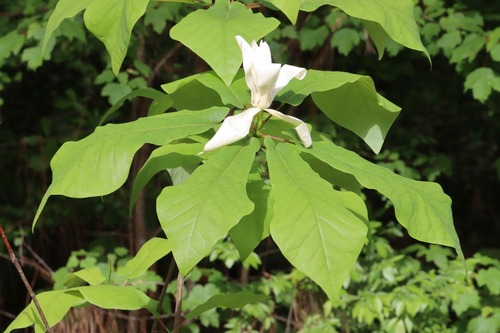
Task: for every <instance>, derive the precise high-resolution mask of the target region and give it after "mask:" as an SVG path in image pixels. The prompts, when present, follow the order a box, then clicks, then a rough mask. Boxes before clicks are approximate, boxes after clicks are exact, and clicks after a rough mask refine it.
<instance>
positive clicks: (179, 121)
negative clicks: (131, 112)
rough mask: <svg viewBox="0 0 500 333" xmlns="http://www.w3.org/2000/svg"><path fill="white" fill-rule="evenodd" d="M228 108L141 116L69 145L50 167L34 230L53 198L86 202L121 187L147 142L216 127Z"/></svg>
mask: <svg viewBox="0 0 500 333" xmlns="http://www.w3.org/2000/svg"><path fill="white" fill-rule="evenodd" d="M227 112H228V109H227V108H222V107H214V108H211V109H207V110H204V111H178V112H175V113H167V114H161V115H157V116H151V117H146V118H141V119H138V120H136V121H133V122H129V123H124V124H107V125H106V126H102V127H97V128H96V130H95V131H94V133H92V134H90V135H89V136H87V137H86V138H84V139H82V140H80V141H76V142H75V141H71V142H66V143H65V144H63V146H62V147H61V148H60V149H59V150H58V151H57V153H56V154H55V156H54V158H53V159H52V161H51V163H50V165H51V168H52V174H53V179H52V184H51V185H50V186H49V188H48V189H47V192H46V193H45V195H44V197H43V198H42V202H41V203H40V206H39V207H38V211H37V214H36V216H35V219H34V221H33V227H34V226H35V223H36V221H37V219H38V217H39V215H40V213H41V211H42V209H43V207H44V206H45V203H46V201H47V199H48V198H49V196H51V195H64V196H67V197H72V198H86V197H94V196H100V195H106V194H109V193H111V192H113V191H115V190H116V189H118V188H119V187H120V186H121V185H123V183H124V182H125V180H126V179H127V175H128V173H129V170H130V165H131V163H132V158H133V157H134V154H135V152H136V151H137V150H138V149H139V148H140V147H141V146H142V145H144V144H145V143H150V144H155V145H164V144H167V143H169V142H171V141H173V140H177V139H180V138H183V137H186V136H189V135H192V134H197V133H202V132H205V131H206V130H208V129H210V128H211V127H214V126H215V125H216V124H217V123H218V122H220V120H221V119H222V118H224V116H225V115H226V114H227Z"/></svg>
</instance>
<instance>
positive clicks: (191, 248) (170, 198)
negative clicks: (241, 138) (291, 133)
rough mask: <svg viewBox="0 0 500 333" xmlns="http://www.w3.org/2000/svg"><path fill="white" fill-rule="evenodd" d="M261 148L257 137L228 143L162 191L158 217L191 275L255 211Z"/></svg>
mask: <svg viewBox="0 0 500 333" xmlns="http://www.w3.org/2000/svg"><path fill="white" fill-rule="evenodd" d="M259 148H260V145H259V143H258V141H257V140H255V139H252V140H250V141H249V143H248V144H246V145H244V146H226V147H224V148H222V149H220V151H218V152H217V153H216V154H215V155H214V156H211V157H210V158H209V159H208V160H207V161H206V163H205V164H204V165H202V166H200V167H198V168H197V169H196V170H195V172H193V174H192V175H191V177H189V178H188V179H187V180H186V181H185V182H184V183H182V184H180V185H177V186H170V187H167V188H165V189H164V190H163V191H162V192H161V194H160V196H159V197H158V200H157V212H158V218H159V220H160V223H161V226H162V228H163V230H164V231H165V234H166V235H167V237H168V239H169V240H170V242H171V243H172V253H173V255H174V257H175V261H176V262H177V265H178V267H179V271H180V272H181V274H183V275H186V274H187V273H188V272H189V271H190V270H191V268H193V267H194V266H195V265H196V264H197V263H198V262H199V261H200V260H201V259H203V257H205V256H206V255H207V254H208V253H209V252H210V250H211V249H212V248H213V246H214V245H215V244H216V243H217V242H218V241H219V240H220V239H222V238H223V237H224V236H225V235H226V234H227V233H228V231H229V230H230V229H231V228H232V227H233V226H234V225H236V223H238V221H240V220H241V218H242V217H243V216H245V215H248V214H250V213H251V212H252V211H253V208H254V205H253V203H252V202H251V201H250V199H248V197H247V193H246V183H247V179H248V174H249V172H250V168H251V166H252V162H253V160H254V158H255V153H256V151H257V150H258V149H259Z"/></svg>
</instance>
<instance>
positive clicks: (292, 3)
mask: <svg viewBox="0 0 500 333" xmlns="http://www.w3.org/2000/svg"><path fill="white" fill-rule="evenodd" d="M270 2H271V3H272V4H273V5H275V6H276V7H278V8H279V10H281V11H282V12H283V13H284V14H285V15H286V17H288V19H289V20H290V21H291V22H292V23H293V24H295V23H297V16H298V15H299V8H300V0H270Z"/></svg>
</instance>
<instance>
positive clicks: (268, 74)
mask: <svg viewBox="0 0 500 333" xmlns="http://www.w3.org/2000/svg"><path fill="white" fill-rule="evenodd" d="M280 69H281V65H280V64H272V63H253V64H252V67H251V69H250V74H251V81H252V83H253V86H250V85H249V86H248V87H249V88H250V91H251V93H252V101H251V102H252V105H253V106H255V107H258V108H261V109H265V108H268V107H270V106H271V103H272V102H273V98H274V96H270V94H271V93H272V91H273V89H274V87H275V85H276V82H277V81H278V78H279V74H280Z"/></svg>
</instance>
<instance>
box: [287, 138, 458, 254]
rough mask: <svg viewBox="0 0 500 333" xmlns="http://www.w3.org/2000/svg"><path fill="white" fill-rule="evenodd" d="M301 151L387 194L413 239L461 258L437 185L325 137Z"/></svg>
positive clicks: (445, 201) (447, 200)
mask: <svg viewBox="0 0 500 333" xmlns="http://www.w3.org/2000/svg"><path fill="white" fill-rule="evenodd" d="M297 146H298V147H299V148H300V149H302V147H301V146H300V145H297ZM303 151H304V152H305V153H307V154H311V155H313V156H315V157H316V158H318V159H320V160H322V161H323V162H325V163H327V164H329V165H330V166H332V167H333V168H335V169H337V170H339V171H342V172H345V173H349V174H352V175H353V176H354V177H356V179H357V180H358V182H359V183H360V184H361V185H363V186H364V187H366V188H369V189H374V190H377V191H379V192H380V193H382V194H383V195H384V196H386V197H387V198H388V199H389V200H391V201H392V203H393V204H394V209H395V211H396V218H397V220H398V222H399V223H401V225H403V226H404V227H405V228H406V229H407V230H408V233H409V234H410V235H411V236H412V237H413V238H415V239H417V240H420V241H424V242H429V243H434V244H441V245H446V246H452V247H455V249H456V250H457V253H458V254H459V256H460V258H462V259H463V258H464V257H463V254H462V250H461V248H460V242H459V240H458V236H457V233H456V231H455V228H454V226H453V217H452V213H451V199H450V197H448V196H447V195H446V194H445V193H444V192H443V190H442V188H441V186H440V185H439V184H437V183H432V182H423V181H416V180H412V179H407V178H404V177H401V176H399V175H397V174H395V173H393V172H392V171H390V170H389V169H387V168H384V167H381V166H378V165H376V164H373V163H371V162H368V161H366V160H365V159H363V158H362V157H360V156H359V155H357V154H355V153H353V152H351V151H349V150H347V149H344V148H341V147H338V146H336V145H335V144H334V143H332V142H331V141H329V140H327V139H323V140H322V141H321V140H314V142H313V146H312V148H310V149H303Z"/></svg>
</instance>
